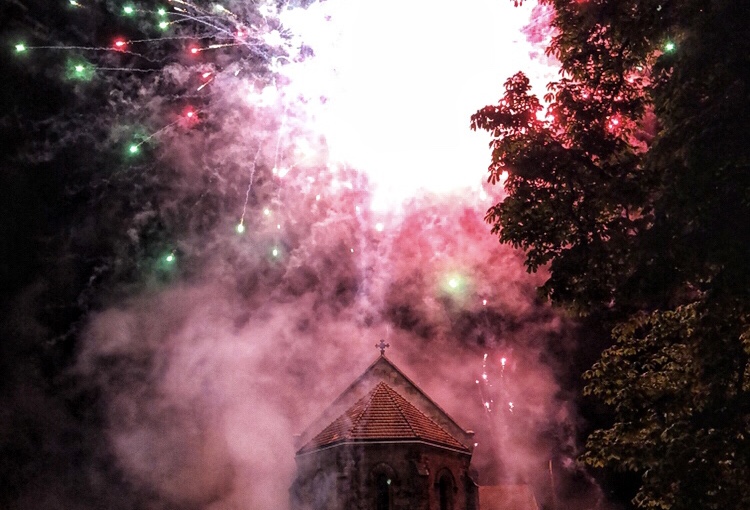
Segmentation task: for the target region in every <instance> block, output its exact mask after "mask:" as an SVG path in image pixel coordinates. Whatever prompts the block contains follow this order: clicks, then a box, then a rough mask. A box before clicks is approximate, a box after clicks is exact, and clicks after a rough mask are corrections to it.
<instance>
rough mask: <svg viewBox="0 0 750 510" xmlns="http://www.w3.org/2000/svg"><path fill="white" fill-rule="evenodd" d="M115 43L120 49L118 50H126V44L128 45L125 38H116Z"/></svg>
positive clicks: (116, 47) (117, 48)
mask: <svg viewBox="0 0 750 510" xmlns="http://www.w3.org/2000/svg"><path fill="white" fill-rule="evenodd" d="M114 44H115V49H116V50H118V51H122V50H124V49H125V46H126V45H127V43H126V42H125V41H124V40H122V39H115V43H114Z"/></svg>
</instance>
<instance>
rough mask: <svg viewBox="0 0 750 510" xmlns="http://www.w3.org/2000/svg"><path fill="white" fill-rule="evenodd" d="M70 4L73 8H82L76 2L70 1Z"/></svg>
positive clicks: (74, 0)
mask: <svg viewBox="0 0 750 510" xmlns="http://www.w3.org/2000/svg"><path fill="white" fill-rule="evenodd" d="M68 4H70V5H71V6H72V7H80V6H81V4H79V3H78V2H76V0H69V1H68Z"/></svg>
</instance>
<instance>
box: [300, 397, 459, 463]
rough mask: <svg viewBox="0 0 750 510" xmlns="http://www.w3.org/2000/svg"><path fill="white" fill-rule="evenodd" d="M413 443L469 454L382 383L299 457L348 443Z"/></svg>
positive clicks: (453, 439) (315, 439)
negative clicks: (433, 445) (334, 445)
mask: <svg viewBox="0 0 750 510" xmlns="http://www.w3.org/2000/svg"><path fill="white" fill-rule="evenodd" d="M414 440H421V441H425V442H428V443H433V444H436V445H439V446H446V447H449V448H454V449H457V450H461V451H466V452H468V451H469V449H468V448H467V447H466V446H465V445H463V444H461V442H460V441H458V440H457V439H456V438H454V437H453V436H452V435H451V434H449V433H448V432H447V431H446V430H445V429H443V428H442V427H441V426H440V425H438V424H437V423H435V422H434V421H433V420H431V419H430V418H429V417H428V416H426V415H425V414H424V413H423V412H421V411H420V410H419V409H417V408H416V407H414V406H413V405H412V404H411V403H410V402H409V401H408V400H406V399H405V398H404V397H402V396H401V395H399V394H398V392H396V390H394V389H393V388H391V387H390V386H388V384H386V383H384V382H379V383H378V384H377V386H375V388H373V389H372V391H370V393H368V394H367V395H365V396H364V397H363V398H361V399H360V400H359V401H357V403H355V404H354V405H353V406H352V407H350V408H349V409H348V410H347V411H346V412H345V413H343V414H342V415H341V416H339V417H338V418H337V419H336V420H334V421H333V423H331V424H330V425H328V426H327V427H326V428H325V429H323V431H322V432H320V433H319V434H318V435H317V436H315V437H313V438H312V439H311V440H310V441H309V442H308V443H307V444H306V445H305V446H303V447H302V448H301V449H300V451H299V453H304V452H308V451H311V450H316V449H318V448H323V447H325V446H331V445H333V444H336V443H340V442H345V441H355V442H357V441H358V442H367V441H414Z"/></svg>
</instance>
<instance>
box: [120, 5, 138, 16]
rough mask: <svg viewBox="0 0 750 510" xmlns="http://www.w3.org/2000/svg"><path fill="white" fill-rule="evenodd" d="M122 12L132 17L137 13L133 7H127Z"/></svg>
mask: <svg viewBox="0 0 750 510" xmlns="http://www.w3.org/2000/svg"><path fill="white" fill-rule="evenodd" d="M122 12H124V13H125V14H127V15H128V16H130V15H131V14H133V13H134V12H135V8H134V7H133V6H132V5H126V6H125V7H123V8H122Z"/></svg>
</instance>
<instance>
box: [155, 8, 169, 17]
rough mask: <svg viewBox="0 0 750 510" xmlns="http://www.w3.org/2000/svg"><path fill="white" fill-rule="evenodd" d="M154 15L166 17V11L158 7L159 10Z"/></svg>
mask: <svg viewBox="0 0 750 510" xmlns="http://www.w3.org/2000/svg"><path fill="white" fill-rule="evenodd" d="M156 13H157V14H158V15H159V16H166V15H167V10H166V9H165V8H164V7H159V10H158V11H156Z"/></svg>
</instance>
